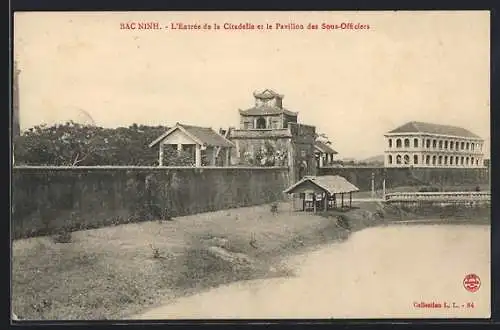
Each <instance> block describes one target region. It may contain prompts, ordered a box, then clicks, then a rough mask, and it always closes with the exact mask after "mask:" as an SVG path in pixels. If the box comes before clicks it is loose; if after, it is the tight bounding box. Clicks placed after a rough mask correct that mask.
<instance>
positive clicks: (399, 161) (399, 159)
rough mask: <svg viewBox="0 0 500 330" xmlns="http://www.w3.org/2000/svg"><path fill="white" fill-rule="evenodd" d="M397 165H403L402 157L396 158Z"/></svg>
mask: <svg viewBox="0 0 500 330" xmlns="http://www.w3.org/2000/svg"><path fill="white" fill-rule="evenodd" d="M396 164H401V155H397V156H396Z"/></svg>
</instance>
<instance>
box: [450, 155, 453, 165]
mask: <svg viewBox="0 0 500 330" xmlns="http://www.w3.org/2000/svg"><path fill="white" fill-rule="evenodd" d="M450 165H453V156H450Z"/></svg>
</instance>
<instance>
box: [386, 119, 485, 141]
mask: <svg viewBox="0 0 500 330" xmlns="http://www.w3.org/2000/svg"><path fill="white" fill-rule="evenodd" d="M389 133H430V134H440V135H450V136H457V137H469V138H480V137H479V136H478V135H476V134H474V133H472V132H470V131H468V130H466V129H465V128H462V127H457V126H450V125H439V124H431V123H424V122H419V121H411V122H409V123H406V124H404V125H402V126H399V127H398V128H396V129H393V130H392V131H390V132H389Z"/></svg>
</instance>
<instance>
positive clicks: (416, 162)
mask: <svg viewBox="0 0 500 330" xmlns="http://www.w3.org/2000/svg"><path fill="white" fill-rule="evenodd" d="M413 164H418V156H417V155H414V156H413Z"/></svg>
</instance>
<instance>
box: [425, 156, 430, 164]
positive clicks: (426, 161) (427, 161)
mask: <svg viewBox="0 0 500 330" xmlns="http://www.w3.org/2000/svg"><path fill="white" fill-rule="evenodd" d="M425 164H427V165H430V164H431V156H429V155H427V156H425Z"/></svg>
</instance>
